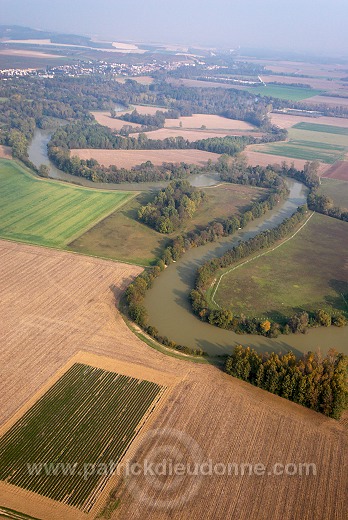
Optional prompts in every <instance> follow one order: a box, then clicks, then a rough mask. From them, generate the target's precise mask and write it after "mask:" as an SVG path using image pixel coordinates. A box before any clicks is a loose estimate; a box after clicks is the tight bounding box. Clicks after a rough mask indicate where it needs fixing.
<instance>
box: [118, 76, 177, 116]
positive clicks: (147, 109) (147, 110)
mask: <svg viewBox="0 0 348 520" xmlns="http://www.w3.org/2000/svg"><path fill="white" fill-rule="evenodd" d="M149 79H152V78H149ZM133 110H136V111H137V112H138V113H139V114H142V115H150V116H152V115H153V114H156V112H157V110H161V111H163V112H165V111H166V110H167V109H166V108H165V107H152V106H150V105H132V106H131V107H130V108H129V109H128V110H124V111H123V112H118V114H119V115H120V116H121V115H123V114H128V113H129V112H133ZM124 123H125V124H127V121H124Z"/></svg>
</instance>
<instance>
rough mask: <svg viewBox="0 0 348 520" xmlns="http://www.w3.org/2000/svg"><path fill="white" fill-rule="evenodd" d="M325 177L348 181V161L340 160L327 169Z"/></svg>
mask: <svg viewBox="0 0 348 520" xmlns="http://www.w3.org/2000/svg"><path fill="white" fill-rule="evenodd" d="M324 176H325V177H328V178H329V179H339V180H342V181H348V161H338V162H336V163H335V164H333V165H332V166H331V168H329V169H328V170H326V172H325V174H324Z"/></svg>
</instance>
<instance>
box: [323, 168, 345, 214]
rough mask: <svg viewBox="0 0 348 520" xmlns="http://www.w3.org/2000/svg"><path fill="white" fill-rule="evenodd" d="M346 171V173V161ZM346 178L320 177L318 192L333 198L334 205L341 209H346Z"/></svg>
mask: <svg viewBox="0 0 348 520" xmlns="http://www.w3.org/2000/svg"><path fill="white" fill-rule="evenodd" d="M346 166H347V173H348V163H346ZM347 180H348V176H347ZM347 180H337V179H335V178H328V179H327V178H326V175H325V177H322V178H321V182H320V187H319V193H320V194H322V195H327V196H328V197H330V199H332V200H333V203H334V205H335V206H338V207H339V208H341V209H342V210H345V211H348V182H347Z"/></svg>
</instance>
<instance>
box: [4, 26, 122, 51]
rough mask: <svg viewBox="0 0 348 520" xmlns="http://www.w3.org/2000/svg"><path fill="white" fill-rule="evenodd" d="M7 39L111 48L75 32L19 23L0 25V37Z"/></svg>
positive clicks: (110, 45)
mask: <svg viewBox="0 0 348 520" xmlns="http://www.w3.org/2000/svg"><path fill="white" fill-rule="evenodd" d="M1 38H6V39H9V40H51V42H52V43H63V44H68V45H83V46H86V47H98V48H105V49H107V48H111V47H112V44H111V43H100V42H98V43H95V42H92V41H91V39H90V38H88V37H87V36H79V35H77V34H60V33H55V32H47V31H40V30H38V29H31V28H30V27H21V26H19V25H0V39H1Z"/></svg>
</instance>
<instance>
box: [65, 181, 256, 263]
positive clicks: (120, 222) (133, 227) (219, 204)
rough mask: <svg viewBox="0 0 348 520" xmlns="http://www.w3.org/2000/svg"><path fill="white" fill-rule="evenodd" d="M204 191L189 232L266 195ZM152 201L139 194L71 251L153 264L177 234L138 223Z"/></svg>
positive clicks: (230, 188) (226, 187)
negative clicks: (143, 210)
mask: <svg viewBox="0 0 348 520" xmlns="http://www.w3.org/2000/svg"><path fill="white" fill-rule="evenodd" d="M204 191H205V193H206V194H207V197H208V200H207V202H206V203H204V204H203V205H202V206H200V207H199V208H198V210H197V211H196V213H195V215H194V217H193V219H190V220H189V221H188V222H187V224H186V226H185V231H190V230H193V229H195V228H196V227H202V226H206V225H207V224H208V223H209V222H211V221H212V220H214V219H220V218H223V217H225V218H226V217H228V216H231V215H234V214H235V213H236V212H238V211H242V210H243V209H246V208H247V207H248V206H249V205H250V203H251V202H252V201H254V200H257V199H258V198H259V197H261V196H264V195H265V193H266V191H265V190H263V189H258V188H255V187H250V186H242V185H237V184H222V185H220V186H216V187H212V188H205V189H204ZM152 199H153V194H151V193H150V194H149V193H141V194H139V195H138V196H137V197H136V198H135V199H132V200H131V201H129V202H128V203H127V204H125V205H124V206H123V207H122V208H121V209H120V210H118V211H115V212H114V213H113V214H112V215H109V216H108V217H107V218H105V219H104V220H102V221H101V222H99V223H98V224H97V225H96V226H94V227H93V228H92V229H90V230H88V231H87V232H86V233H84V234H83V235H81V236H80V237H79V238H77V239H76V240H74V241H73V242H72V243H71V244H69V248H70V249H72V250H73V251H76V252H81V253H88V254H91V255H95V256H102V257H104V258H113V259H115V260H120V261H127V262H134V263H137V264H140V265H152V264H153V263H154V261H155V258H156V257H158V256H159V254H160V251H163V249H164V248H165V247H166V245H167V244H168V241H169V240H170V239H171V238H173V237H174V236H175V235H176V234H177V233H173V234H172V235H167V236H164V235H161V234H160V233H157V232H156V231H155V230H153V229H151V228H150V227H148V226H146V225H144V224H142V223H141V222H139V221H138V220H137V213H138V210H139V208H140V206H141V205H145V204H147V203H148V202H149V201H150V200H152Z"/></svg>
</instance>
